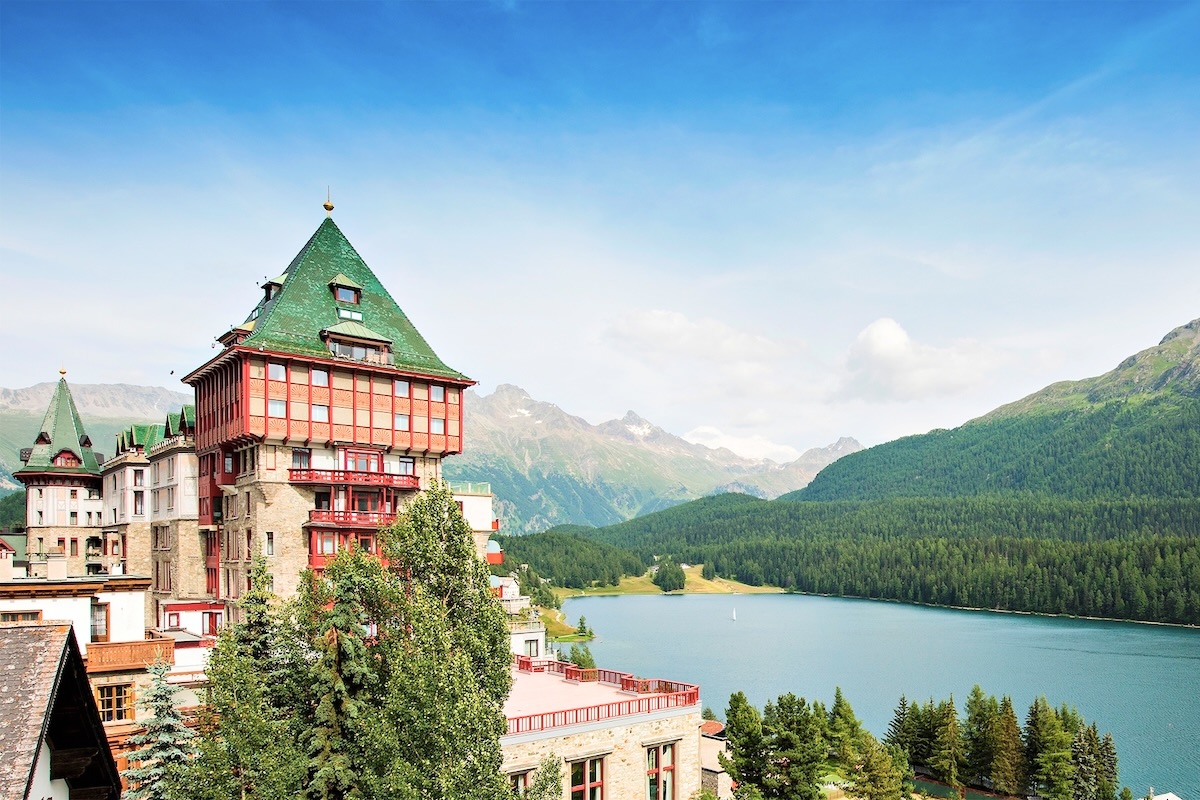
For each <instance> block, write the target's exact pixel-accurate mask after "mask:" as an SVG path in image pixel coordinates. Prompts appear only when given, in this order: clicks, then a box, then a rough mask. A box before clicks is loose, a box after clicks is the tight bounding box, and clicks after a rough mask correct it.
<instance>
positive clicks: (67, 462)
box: [54, 450, 82, 467]
mask: <svg viewBox="0 0 1200 800" xmlns="http://www.w3.org/2000/svg"><path fill="white" fill-rule="evenodd" d="M81 463H82V462H81V461H80V460H79V457H78V456H76V455H75V454H74V453H72V452H71V451H70V450H63V451H62V452H61V453H59V454H58V455H56V456H55V457H54V466H56V467H78V466H80V464H81Z"/></svg>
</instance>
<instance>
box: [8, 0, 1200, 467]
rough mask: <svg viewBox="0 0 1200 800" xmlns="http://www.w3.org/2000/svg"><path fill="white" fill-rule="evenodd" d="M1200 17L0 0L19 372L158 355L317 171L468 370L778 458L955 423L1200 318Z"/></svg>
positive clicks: (271, 233) (120, 372)
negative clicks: (843, 439)
mask: <svg viewBox="0 0 1200 800" xmlns="http://www.w3.org/2000/svg"><path fill="white" fill-rule="evenodd" d="M1196 41H1200V5H1197V4H1196V3H1154V2H1138V3H1121V2H1095V3H1084V2H1071V3H1054V2H1036V3H1019V2H974V3H950V2H941V3H904V2H886V3H834V2H824V3H766V2H748V3H684V2H672V3H635V2H606V3H585V2H573V3H550V2H544V3H523V2H515V3H468V2H451V3H366V2H355V3H332V4H325V3H278V4H276V3H266V2H238V3H207V2H170V3H152V2H131V3H106V2H89V3H78V4H76V3H62V2H45V3H42V2H38V3H32V2H30V3H26V2H13V1H12V0H4V2H0V201H2V202H3V212H2V213H0V265H2V267H0V268H2V270H3V273H4V274H5V276H6V282H7V283H8V285H9V287H10V289H11V290H10V291H6V292H4V293H2V294H0V318H3V319H5V320H7V323H8V329H9V331H10V336H11V337H13V338H15V340H16V344H17V346H16V347H11V348H8V349H7V350H6V352H4V353H3V354H0V385H3V386H7V387H10V388H15V387H19V386H26V385H30V384H32V383H36V382H39V381H43V380H51V379H53V378H54V377H55V376H56V371H57V369H58V367H59V366H60V365H62V366H65V367H66V368H67V369H68V371H69V372H68V377H69V378H70V379H71V380H72V381H74V382H79V383H101V382H103V383H117V382H126V383H142V384H152V385H165V386H171V387H174V386H175V380H176V377H175V376H178V375H180V374H182V373H184V372H186V371H188V370H189V369H191V368H193V367H195V366H196V365H198V364H199V363H201V362H202V361H204V360H205V359H206V358H207V357H208V356H209V355H211V345H212V341H213V338H214V337H215V336H217V335H219V334H220V333H222V332H223V331H225V330H226V329H227V328H228V327H229V326H230V325H231V324H234V323H236V322H239V321H241V319H242V318H243V317H244V315H245V314H246V312H247V311H248V310H249V308H250V307H251V306H252V305H253V304H254V302H255V300H256V299H257V295H258V289H257V285H258V283H260V282H261V280H262V279H263V278H264V277H268V276H273V275H275V274H277V273H278V272H279V271H280V269H282V268H283V267H284V266H286V264H287V263H288V261H289V260H290V259H291V257H292V256H293V255H294V254H295V252H296V251H297V250H298V249H299V248H300V246H301V245H302V244H303V243H304V241H305V240H306V239H307V237H308V236H309V234H311V232H312V230H313V229H315V227H316V226H317V224H318V223H319V222H320V219H321V217H322V216H323V211H322V210H321V209H320V203H321V202H322V201H323V200H324V192H325V188H326V186H332V191H333V199H334V202H335V204H336V205H337V209H336V210H335V212H334V217H335V219H336V220H337V221H338V224H339V225H340V226H341V227H342V229H343V230H344V231H345V232H346V233H347V235H348V236H349V237H350V239H351V241H352V242H354V243H355V245H356V246H357V247H358V249H359V251H360V252H361V253H362V255H363V256H364V258H365V259H366V260H367V263H368V264H370V265H371V266H372V267H373V268H374V269H375V271H376V272H377V273H378V274H379V275H380V277H381V279H382V280H383V281H384V283H385V284H386V285H387V286H388V287H389V289H390V290H391V291H392V294H393V295H394V296H395V297H396V299H397V300H398V302H399V303H400V304H401V306H402V307H403V308H404V309H405V310H406V311H407V312H408V314H409V316H410V317H412V319H413V320H414V322H415V323H416V324H417V326H418V327H419V328H420V329H421V331H422V332H423V333H424V334H425V335H426V337H427V338H428V339H429V340H430V342H431V343H432V344H433V345H434V347H435V349H437V350H438V352H439V354H440V355H442V356H443V358H444V359H445V360H446V361H447V362H448V363H450V364H452V365H453V366H455V367H456V368H458V369H461V370H462V371H464V372H466V373H467V374H469V375H471V376H472V377H474V378H475V379H477V380H478V381H479V382H480V387H479V388H480V390H481V391H483V392H484V393H487V392H490V391H491V390H492V389H493V388H494V387H495V386H496V385H497V384H499V383H516V384H518V385H520V386H522V387H523V388H525V389H527V390H528V391H529V392H530V393H531V394H532V395H533V396H534V397H536V398H538V399H542V400H547V401H550V402H554V403H557V404H558V405H560V406H561V407H563V408H564V409H566V410H568V411H570V412H572V413H576V414H579V415H581V416H584V417H585V418H587V419H588V420H590V421H592V422H600V421H603V420H605V419H609V418H612V417H617V416H620V415H622V414H623V413H624V412H625V411H626V410H627V409H634V410H636V411H637V412H639V413H640V414H642V416H644V417H646V418H647V419H649V420H651V421H653V422H656V423H658V424H660V425H662V426H663V427H665V428H667V429H668V430H670V431H672V432H674V433H678V434H681V435H687V436H688V437H689V438H691V439H693V440H696V441H703V442H706V443H711V444H727V445H730V446H732V447H734V448H735V449H737V450H739V451H740V452H744V453H747V454H756V455H767V456H771V457H775V458H777V459H786V458H789V457H793V456H794V455H795V454H796V453H797V452H798V451H802V450H804V449H807V448H808V447H814V446H820V445H823V444H826V443H828V442H831V441H833V440H834V439H836V438H837V437H838V436H843V435H846V436H855V437H857V438H859V439H860V440H861V441H863V442H864V443H865V444H875V443H878V442H881V441H886V440H888V439H892V438H895V437H897V436H902V435H906V434H911V433H920V432H924V431H927V430H929V429H931V428H935V427H952V426H955V425H959V424H961V423H962V422H964V421H966V420H968V419H970V418H973V417H975V416H979V415H981V414H983V413H986V412H987V411H989V410H991V409H992V408H994V407H996V406H998V405H1000V404H1002V403H1005V402H1009V401H1011V400H1015V399H1018V398H1019V397H1021V396H1023V395H1025V394H1027V393H1029V392H1031V391H1034V390H1036V389H1038V388H1041V387H1042V386H1044V385H1046V384H1048V383H1051V382H1053V381H1057V380H1064V379H1076V378H1083V377H1087V376H1090V375H1094V374H1098V373H1100V372H1104V371H1106V370H1108V369H1110V368H1112V367H1113V366H1115V365H1116V363H1117V362H1119V361H1120V360H1121V359H1122V358H1124V357H1125V356H1127V355H1130V354H1132V353H1133V352H1136V351H1137V350H1140V349H1142V348H1145V347H1148V346H1150V345H1152V344H1154V343H1156V342H1157V341H1158V339H1159V338H1160V337H1161V336H1162V335H1163V334H1165V333H1166V332H1167V331H1169V330H1170V329H1172V328H1173V327H1175V326H1177V325H1180V324H1182V323H1185V322H1187V321H1189V320H1191V319H1194V318H1196V317H1200V269H1198V256H1200V233H1198V232H1197V231H1200V224H1198V223H1197V220H1198V219H1200V199H1198V196H1197V192H1196V187H1197V186H1198V185H1200V144H1198V141H1200V137H1197V135H1196V131H1197V130H1198V124H1197V123H1198V122H1200V55H1198V54H1197V52H1196V50H1197V48H1196V47H1195V42H1196ZM49 321H52V322H53V324H48V322H49ZM172 370H174V371H175V376H172V375H171V371H172Z"/></svg>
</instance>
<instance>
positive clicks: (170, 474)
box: [155, 458, 175, 480]
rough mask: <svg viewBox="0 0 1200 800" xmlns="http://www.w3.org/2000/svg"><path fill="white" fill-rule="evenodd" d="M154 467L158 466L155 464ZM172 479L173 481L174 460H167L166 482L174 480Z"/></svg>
mask: <svg viewBox="0 0 1200 800" xmlns="http://www.w3.org/2000/svg"><path fill="white" fill-rule="evenodd" d="M155 466H158V465H157V464H155ZM174 479H175V459H174V458H169V459H167V480H174Z"/></svg>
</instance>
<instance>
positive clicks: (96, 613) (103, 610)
mask: <svg viewBox="0 0 1200 800" xmlns="http://www.w3.org/2000/svg"><path fill="white" fill-rule="evenodd" d="M92 641H93V642H107V641H108V603H92Z"/></svg>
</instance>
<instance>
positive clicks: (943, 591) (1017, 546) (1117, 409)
mask: <svg viewBox="0 0 1200 800" xmlns="http://www.w3.org/2000/svg"><path fill="white" fill-rule="evenodd" d="M1198 363H1200V323H1191V324H1189V325H1186V326H1183V327H1181V328H1178V329H1176V330H1175V331H1172V333H1171V334H1169V335H1168V336H1167V337H1166V338H1165V339H1164V340H1163V341H1162V343H1160V344H1159V345H1158V346H1157V347H1155V348H1150V349H1148V350H1145V351H1143V352H1142V353H1139V354H1138V355H1136V356H1133V357H1131V358H1129V359H1127V360H1126V361H1124V362H1122V364H1121V365H1120V366H1118V367H1117V369H1115V370H1113V371H1112V372H1110V373H1108V374H1106V375H1103V376H1100V377H1098V378H1094V379H1091V380H1089V381H1077V382H1074V383H1064V384H1056V385H1055V386H1052V387H1048V388H1047V389H1045V390H1043V391H1042V392H1039V393H1037V394H1035V395H1032V396H1031V397H1029V398H1026V399H1025V400H1022V401H1018V402H1017V403H1014V404H1011V405H1009V406H1006V407H1004V408H1001V409H998V410H997V411H996V412H993V413H992V414H990V415H988V416H987V417H984V418H981V419H979V420H976V421H974V422H971V423H968V424H967V425H964V426H962V427H961V428H958V429H955V430H949V431H936V432H934V433H931V434H927V435H924V436H914V437H909V438H907V439H902V440H899V441H896V442H892V443H889V444H886V445H882V446H879V447H874V448H871V449H869V450H865V451H861V452H859V453H854V454H851V455H848V456H846V457H844V458H842V459H840V460H839V461H837V462H835V463H833V464H832V465H830V466H829V467H826V468H825V470H823V471H822V472H821V473H820V474H819V475H818V476H817V478H816V479H815V480H814V481H813V482H812V483H811V484H810V485H809V487H808V488H806V489H804V490H802V491H800V492H797V493H794V494H792V495H785V496H784V497H782V498H780V499H778V500H775V501H770V502H768V501H763V500H756V499H753V498H749V497H738V496H732V495H727V496H723V497H713V498H706V499H703V500H698V501H695V502H692V503H688V504H686V505H682V506H678V507H675V508H671V509H667V510H664V511H660V512H658V513H655V514H650V515H647V516H644V517H640V518H638V519H634V520H630V521H628V522H624V523H621V524H619V525H612V526H609V527H606V528H600V529H595V530H591V531H588V532H587V533H586V535H587V536H588V537H589V538H591V539H593V540H595V541H599V542H604V543H606V544H611V545H614V546H617V547H620V548H626V549H628V550H629V551H630V552H632V553H633V554H635V555H636V556H638V557H639V559H640V560H641V561H646V560H648V559H650V558H652V557H654V556H665V557H669V558H672V559H676V560H679V561H684V562H688V563H704V564H706V565H707V566H708V567H709V569H710V570H711V569H715V571H716V573H717V574H718V575H721V576H723V577H728V578H734V579H737V580H741V581H744V582H746V583H751V584H761V583H766V584H772V585H776V586H780V587H784V588H789V589H793V590H795V591H802V592H813V593H821V594H832V595H849V596H861V597H872V598H885V599H893V600H902V601H909V602H920V603H932V604H937V605H954V606H969V607H974V608H993V609H1004V610H1012V611H1029V612H1044V613H1056V614H1075V615H1081V616H1098V617H1113V618H1118V619H1136V620H1146V621H1158V622H1171V623H1182V624H1192V625H1197V624H1200V381H1198V380H1197V376H1198V375H1200V368H1198V367H1197V364H1198ZM531 563H532V564H533V565H534V567H535V568H536V569H538V570H539V571H540V572H541V573H542V574H544V575H546V576H548V577H551V578H557V576H556V575H555V572H554V570H553V569H548V568H547V567H546V566H545V565H542V564H539V563H537V562H536V560H533V557H532V556H531Z"/></svg>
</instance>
